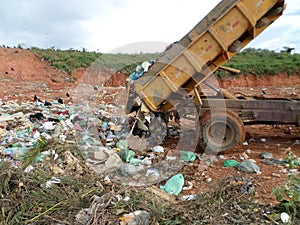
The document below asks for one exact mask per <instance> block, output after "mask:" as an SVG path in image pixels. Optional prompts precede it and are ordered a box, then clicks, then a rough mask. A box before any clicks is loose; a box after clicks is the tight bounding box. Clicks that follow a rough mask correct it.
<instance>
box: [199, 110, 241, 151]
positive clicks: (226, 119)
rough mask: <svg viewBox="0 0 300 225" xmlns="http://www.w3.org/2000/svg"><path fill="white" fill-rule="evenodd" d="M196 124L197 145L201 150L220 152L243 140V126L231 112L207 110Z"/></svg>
mask: <svg viewBox="0 0 300 225" xmlns="http://www.w3.org/2000/svg"><path fill="white" fill-rule="evenodd" d="M198 124H199V126H198V127H197V128H198V129H199V134H200V135H199V140H198V143H199V146H200V147H201V148H202V150H206V149H207V150H211V151H213V152H222V151H225V150H229V149H231V148H232V147H234V146H235V145H237V144H241V143H242V142H243V141H244V140H245V128H244V124H243V122H242V120H241V119H240V118H239V117H238V115H236V114H235V113H234V112H232V111H229V110H212V111H211V110H207V111H205V112H204V113H203V115H202V116H201V118H200V121H199V123H198Z"/></svg>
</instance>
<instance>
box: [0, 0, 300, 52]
mask: <svg viewBox="0 0 300 225" xmlns="http://www.w3.org/2000/svg"><path fill="white" fill-rule="evenodd" d="M219 2H220V0H211V1H209V2H204V1H200V0H152V1H146V0H76V1H75V0H64V1H60V0H26V1H19V0H10V1H5V0H0V5H1V7H0V19H1V23H0V44H4V45H17V44H21V43H24V44H25V46H27V47H31V46H37V47H43V48H47V47H51V46H55V47H57V48H61V49H69V48H76V49H80V48H82V47H84V48H87V49H88V50H97V49H99V51H101V52H110V51H112V50H114V49H116V48H119V49H120V47H122V46H127V47H128V45H130V46H131V48H132V45H131V44H133V43H141V42H142V43H147V44H149V43H150V42H152V43H153V42H155V43H159V44H158V45H159V46H160V48H163V47H162V46H163V45H164V43H165V44H166V45H167V44H169V43H172V42H175V41H178V40H179V39H181V38H182V37H183V36H184V35H185V34H186V33H188V32H189V31H190V30H191V29H192V28H193V27H194V26H195V25H196V24H197V23H198V22H199V21H200V20H201V19H202V18H203V17H205V15H206V14H207V13H208V12H209V11H210V10H211V9H213V8H214V7H215V6H216V5H217V4H218V3H219ZM286 2H287V9H286V11H285V13H284V15H283V16H282V17H281V18H279V20H278V21H276V22H275V23H274V24H272V25H271V26H270V28H268V29H267V30H266V31H265V32H263V34H261V35H260V36H259V37H258V38H257V39H255V40H254V41H253V42H252V43H251V44H250V47H254V48H258V47H264V46H265V47H264V48H272V49H273V50H274V48H281V47H282V46H291V47H293V46H295V47H296V48H297V49H298V51H300V46H299V45H300V44H299V41H300V40H298V38H296V37H297V36H298V37H299V35H300V33H299V32H300V23H299V22H298V21H300V17H299V16H300V0H286ZM279 36H280V37H279ZM137 47H138V48H140V47H141V45H140V44H137ZM148 47H149V46H148ZM137 51H139V50H137ZM140 51H143V49H141V50H140Z"/></svg>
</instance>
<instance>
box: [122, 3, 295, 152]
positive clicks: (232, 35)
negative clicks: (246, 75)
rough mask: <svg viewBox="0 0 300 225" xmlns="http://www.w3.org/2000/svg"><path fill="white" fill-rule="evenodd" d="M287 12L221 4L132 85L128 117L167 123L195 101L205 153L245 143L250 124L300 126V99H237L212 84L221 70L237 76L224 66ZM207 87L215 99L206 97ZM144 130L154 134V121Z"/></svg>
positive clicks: (280, 7)
mask: <svg viewBox="0 0 300 225" xmlns="http://www.w3.org/2000/svg"><path fill="white" fill-rule="evenodd" d="M285 7H286V4H285V1H284V0H223V1H221V2H220V3H219V4H218V5H217V6H216V7H215V8H214V9H213V10H212V11H211V12H210V13H209V14H208V15H207V16H206V17H204V18H203V19H202V20H201V21H200V22H199V23H198V24H197V25H196V26H195V27H194V28H193V29H192V30H191V31H190V32H189V33H188V34H186V35H185V36H184V37H183V38H182V39H181V40H179V41H178V42H175V43H174V44H172V45H171V46H169V47H168V48H167V49H166V50H165V51H164V52H163V53H162V54H161V55H160V56H159V57H158V59H157V60H156V61H155V62H154V64H153V65H152V66H151V67H150V68H149V69H147V71H146V72H144V73H143V76H142V77H141V78H139V79H137V80H131V81H129V82H128V83H127V90H128V98H127V104H126V109H127V112H130V111H133V110H137V111H138V112H139V113H138V114H142V113H141V112H143V113H144V114H145V113H148V114H149V113H150V114H151V115H152V117H154V118H160V119H161V121H162V122H167V120H168V116H169V114H170V113H169V112H170V111H172V110H173V109H174V108H179V110H180V109H181V110H183V111H184V110H185V109H187V108H189V107H187V105H188V104H190V102H192V104H193V105H194V108H195V109H196V118H197V120H196V123H197V124H196V130H197V133H196V134H197V135H196V137H193V138H195V139H197V140H198V142H199V145H198V146H200V148H202V149H210V150H213V151H225V150H228V149H231V148H233V147H234V146H236V145H238V144H241V143H242V142H243V141H244V139H245V125H248V124H296V125H300V100H299V99H291V98H264V97H261V98H257V96H243V95H240V96H237V95H234V94H231V93H229V92H228V91H225V90H223V89H221V88H218V87H216V86H213V85H211V84H209V82H208V80H209V79H210V78H211V77H212V76H213V74H214V72H215V71H217V70H220V69H222V70H227V71H229V72H237V71H236V70H235V69H233V68H227V67H224V64H225V63H226V62H228V61H229V60H230V59H231V58H232V57H233V56H234V55H235V54H237V53H238V52H240V51H241V49H242V48H244V47H245V46H246V45H247V44H248V43H249V42H251V41H252V40H253V39H255V38H256V37H257V36H258V35H259V34H260V33H262V32H263V31H264V30H265V29H266V28H267V27H268V26H270V25H271V24H272V23H273V22H274V21H276V20H277V19H278V18H279V17H280V16H281V15H282V14H283V12H284V9H285ZM203 84H205V85H206V86H208V87H209V88H211V89H212V90H213V91H214V92H215V93H216V94H212V95H211V96H208V95H207V94H205V95H203V93H202V91H201V88H200V87H201V85H203ZM185 104H186V105H185ZM148 122H149V121H148ZM140 127H142V126H140ZM144 127H148V129H149V133H151V132H153V133H155V132H154V131H153V129H152V131H151V129H150V128H151V122H150V125H149V123H148V125H147V126H144ZM145 130H147V128H145Z"/></svg>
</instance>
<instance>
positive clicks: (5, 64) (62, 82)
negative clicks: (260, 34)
mask: <svg viewBox="0 0 300 225" xmlns="http://www.w3.org/2000/svg"><path fill="white" fill-rule="evenodd" d="M0 62H1V64H0V98H4V99H6V100H8V99H13V98H19V99H28V98H31V97H32V96H33V95H34V94H37V95H39V96H40V97H42V98H44V99H48V100H51V99H53V98H54V97H56V96H61V97H64V96H65V93H66V92H72V90H74V89H75V88H76V86H77V85H78V84H79V83H80V82H85V79H86V78H87V77H90V74H89V76H87V73H91V74H94V73H95V71H94V72H93V69H92V68H89V69H88V70H85V69H79V70H76V71H74V72H73V73H72V74H71V76H68V75H67V74H66V73H65V72H62V71H60V70H57V69H56V68H55V67H53V66H51V64H50V62H49V61H45V60H43V59H42V57H41V56H39V55H37V54H35V53H33V52H32V51H30V50H26V49H19V48H0ZM91 71H92V72H91ZM96 72H97V76H96V77H100V78H101V79H100V82H101V84H102V85H104V86H106V87H117V86H125V81H126V77H127V76H126V75H124V74H121V73H114V72H113V71H108V72H107V71H106V72H103V71H96ZM70 77H75V78H76V82H74V81H73V82H72V80H71V79H70ZM88 79H89V78H88ZM97 82H98V83H99V79H98V78H97ZM219 83H220V86H221V87H222V88H226V89H229V90H231V89H232V90H233V91H235V90H236V89H237V88H240V89H241V88H242V89H245V90H246V91H247V90H248V89H247V88H258V89H259V91H260V89H261V87H264V88H269V89H270V88H272V87H285V88H286V87H293V89H291V90H288V93H290V92H291V93H293V94H296V95H299V89H300V88H299V87H300V76H299V75H293V76H288V75H285V74H280V75H276V76H253V75H242V76H236V77H232V78H226V79H220V81H219ZM95 85H97V84H95ZM277 94H281V93H277ZM282 94H287V93H282Z"/></svg>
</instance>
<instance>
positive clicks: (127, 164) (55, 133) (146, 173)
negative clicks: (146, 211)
mask: <svg viewBox="0 0 300 225" xmlns="http://www.w3.org/2000/svg"><path fill="white" fill-rule="evenodd" d="M118 112H119V109H118V107H116V106H114V105H100V106H98V107H96V108H90V107H89V105H88V104H87V105H73V104H71V103H69V104H64V103H63V102H62V101H58V100H54V101H52V102H46V101H41V100H40V99H38V100H37V99H34V100H33V101H27V102H22V103H19V102H18V101H10V102H5V103H4V102H1V108H0V141H1V146H0V153H1V155H2V156H3V157H2V160H3V161H4V160H5V161H10V162H12V164H13V165H14V166H16V167H20V166H22V167H24V166H26V167H27V166H32V165H31V164H34V163H35V162H42V161H43V159H44V158H46V157H50V156H51V157H53V158H55V159H57V158H58V154H57V153H56V152H55V150H53V149H47V150H44V147H45V146H46V145H47V144H48V143H53V142H59V143H62V144H64V143H72V144H77V145H78V147H79V149H80V150H81V153H82V155H83V157H84V159H85V163H86V165H87V166H88V167H90V168H91V169H92V170H93V171H95V172H96V173H98V174H99V175H101V176H103V177H105V176H106V177H109V179H111V180H115V181H118V182H123V183H126V184H129V185H133V186H146V185H151V184H155V183H159V182H161V181H163V180H166V179H168V178H170V177H171V176H172V175H174V174H175V173H176V172H177V171H179V170H180V169H181V168H182V166H183V162H184V161H189V160H195V155H193V153H192V152H190V153H189V152H182V151H181V152H179V153H178V154H177V155H172V156H168V152H165V149H164V147H163V146H160V145H158V146H154V147H151V148H150V147H148V146H147V143H146V138H145V137H143V136H142V137H140V136H138V135H134V134H133V133H132V130H133V129H132V128H133V127H132V121H134V120H135V118H134V117H133V116H132V115H119V114H118ZM130 121H131V122H130ZM173 133H174V131H173ZM32 152H35V155H34V159H33V160H31V161H30V162H29V163H28V162H26V163H25V161H26V159H27V158H28V156H29V155H33V153H32ZM27 161H28V160H27ZM30 163H31V164H30ZM25 164H26V165H25ZM24 169H27V168H24ZM57 171H60V169H59V168H58V167H57V168H56V172H57ZM57 173H58V172H57Z"/></svg>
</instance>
